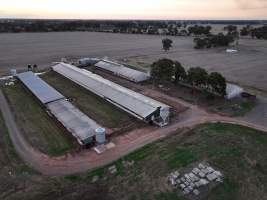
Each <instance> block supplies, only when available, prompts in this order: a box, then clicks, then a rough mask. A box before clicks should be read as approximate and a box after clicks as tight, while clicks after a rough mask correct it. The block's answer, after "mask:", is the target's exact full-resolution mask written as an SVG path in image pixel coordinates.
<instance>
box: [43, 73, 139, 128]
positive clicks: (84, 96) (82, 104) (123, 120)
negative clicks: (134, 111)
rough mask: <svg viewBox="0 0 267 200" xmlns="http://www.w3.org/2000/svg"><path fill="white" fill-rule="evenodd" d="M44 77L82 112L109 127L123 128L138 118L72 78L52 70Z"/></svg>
mask: <svg viewBox="0 0 267 200" xmlns="http://www.w3.org/2000/svg"><path fill="white" fill-rule="evenodd" d="M42 78H43V79H44V80H45V81H46V82H48V83H49V84H51V85H52V86H53V87H54V88H56V89H57V90H58V91H59V92H61V93H62V94H63V95H64V96H65V97H67V98H70V99H72V103H73V104H74V105H75V106H77V107H78V108H79V109H80V110H81V111H82V112H84V113H85V114H87V115H88V116H89V117H90V118H92V119H94V120H95V121H96V122H98V123H99V124H101V125H102V126H105V127H108V128H122V127H125V126H127V125H129V124H130V123H135V122H137V120H136V119H135V118H133V117H131V116H130V115H128V114H127V113H126V112H124V111H121V110H119V109H117V108H116V107H115V106H114V105H112V104H110V103H108V102H107V101H105V100H104V99H102V98H100V97H98V96H96V95H94V94H93V93H90V92H89V91H88V90H86V89H84V88H82V87H80V86H79V85H77V84H75V83H73V82H71V81H70V80H68V79H66V78H64V77H63V76H61V75H58V74H57V73H56V72H53V71H50V72H49V73H47V74H45V75H43V76H42Z"/></svg>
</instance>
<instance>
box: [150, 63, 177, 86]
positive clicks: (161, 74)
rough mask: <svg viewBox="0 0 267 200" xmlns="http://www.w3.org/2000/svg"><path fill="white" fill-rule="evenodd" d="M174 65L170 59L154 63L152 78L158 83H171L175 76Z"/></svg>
mask: <svg viewBox="0 0 267 200" xmlns="http://www.w3.org/2000/svg"><path fill="white" fill-rule="evenodd" d="M173 66H174V63H173V61H172V60H169V59H165V58H164V59H161V60H158V61H156V62H154V63H153V64H152V66H151V77H152V78H153V79H154V80H158V81H170V80H171V78H172V76H173V74H174V70H173Z"/></svg>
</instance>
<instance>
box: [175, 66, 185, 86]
mask: <svg viewBox="0 0 267 200" xmlns="http://www.w3.org/2000/svg"><path fill="white" fill-rule="evenodd" d="M174 76H175V83H178V82H179V81H180V80H181V79H183V80H184V79H186V71H185V69H184V67H183V66H182V65H181V63H179V62H178V61H176V62H174Z"/></svg>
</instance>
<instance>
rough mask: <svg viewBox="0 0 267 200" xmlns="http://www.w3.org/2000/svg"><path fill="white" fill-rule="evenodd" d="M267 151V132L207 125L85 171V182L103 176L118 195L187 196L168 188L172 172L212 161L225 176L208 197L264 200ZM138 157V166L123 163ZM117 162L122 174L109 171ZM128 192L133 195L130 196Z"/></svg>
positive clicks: (266, 191) (123, 197) (133, 196)
mask: <svg viewBox="0 0 267 200" xmlns="http://www.w3.org/2000/svg"><path fill="white" fill-rule="evenodd" d="M266 151H267V134H266V133H263V132H260V131H256V130H254V129H250V128H246V127H242V126H237V125H231V124H224V123H216V124H205V125H200V126H198V127H196V128H195V129H193V130H191V131H189V132H187V133H181V131H179V133H177V134H176V135H173V136H171V137H168V138H166V139H163V140H160V141H157V142H154V143H152V144H149V145H146V146H144V147H143V148H141V149H138V150H136V151H134V152H132V153H130V154H129V155H127V156H124V157H123V158H121V159H119V160H118V161H116V162H114V163H112V164H110V165H108V166H105V167H102V168H100V169H97V170H94V171H92V172H89V174H90V175H88V174H87V176H85V175H83V178H82V180H81V182H83V181H86V180H88V179H89V180H90V179H91V178H92V177H93V176H94V175H97V176H99V177H100V180H99V181H100V184H104V185H105V186H106V187H108V188H110V194H111V196H112V197H114V198H115V199H120V198H121V199H167V200H168V199H170V200H171V199H185V198H184V197H181V196H177V195H178V193H177V191H176V190H170V189H169V188H165V186H164V184H165V182H164V181H166V179H165V178H166V176H167V175H168V174H169V173H170V172H172V171H173V170H176V169H180V170H182V169H185V168H187V167H189V166H190V167H192V166H194V163H198V162H202V161H207V162H208V163H210V164H211V165H212V166H213V167H215V168H217V169H219V170H220V171H222V172H223V173H224V175H225V179H224V183H223V184H220V185H219V186H218V187H216V188H214V189H213V190H212V191H211V192H209V193H208V194H207V196H206V197H205V198H204V199H208V200H220V199H235V200H250V199H260V198H261V197H262V194H265V195H266V194H267V170H266V168H267V159H266V156H265V152H266ZM132 160H133V161H135V162H134V165H133V166H132V167H126V166H124V165H123V164H122V163H123V162H124V161H132ZM249 160H251V161H249ZM251 163H256V164H255V166H254V165H252V164H251ZM111 165H116V166H117V168H118V169H119V170H118V173H117V174H115V175H111V174H109V172H108V167H109V166H111ZM244 190H245V191H246V192H245V193H244ZM159 191H160V192H159ZM128 194H131V195H130V196H128V197H127V195H128ZM258 194H261V195H258Z"/></svg>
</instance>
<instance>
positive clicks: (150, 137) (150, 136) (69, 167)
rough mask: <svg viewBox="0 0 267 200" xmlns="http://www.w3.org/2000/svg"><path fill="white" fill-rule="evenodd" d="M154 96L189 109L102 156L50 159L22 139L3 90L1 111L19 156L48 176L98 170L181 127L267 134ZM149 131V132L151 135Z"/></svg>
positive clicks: (124, 140) (122, 141)
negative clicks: (221, 125)
mask: <svg viewBox="0 0 267 200" xmlns="http://www.w3.org/2000/svg"><path fill="white" fill-rule="evenodd" d="M144 92H145V93H150V95H152V96H153V95H155V97H156V96H157V97H159V95H160V96H161V98H164V99H166V100H170V101H172V102H177V104H182V105H184V106H186V107H189V109H188V110H187V111H186V112H185V113H184V114H183V115H181V117H180V119H179V121H178V122H175V123H173V124H171V125H169V126H166V127H164V128H158V129H155V128H151V129H149V130H143V129H140V130H135V131H132V132H130V133H129V134H127V135H122V136H119V137H117V138H115V139H114V140H113V142H114V144H115V145H116V147H115V148H113V149H110V150H108V151H107V152H105V153H104V154H102V155H96V153H95V152H94V151H92V150H88V151H83V152H82V153H80V154H75V155H65V156H61V157H49V156H47V155H45V154H43V153H41V152H39V151H38V150H36V149H33V148H32V147H31V146H30V145H29V143H28V142H27V141H26V140H25V138H23V137H22V134H21V133H20V131H19V129H18V128H17V125H16V123H15V121H14V119H13V116H12V113H11V111H10V108H9V105H8V103H7V101H6V99H5V97H4V95H3V93H2V91H0V109H1V111H2V113H3V117H4V120H5V123H6V126H7V128H8V130H9V133H10V137H11V140H12V142H13V144H14V146H15V148H16V150H17V152H18V153H19V155H20V156H21V157H22V158H23V159H24V160H25V161H26V163H28V164H29V165H30V166H31V167H32V168H34V169H36V170H37V171H40V172H41V173H43V174H45V175H49V176H60V175H66V174H73V173H78V172H83V171H86V170H89V169H93V168H97V167H100V166H103V165H106V164H108V163H110V162H112V161H115V160H117V159H118V158H120V157H121V156H123V155H126V154H128V153H129V152H131V151H133V150H135V149H137V148H140V147H142V146H144V145H146V144H148V143H151V142H153V141H156V140H158V139H160V138H164V137H166V136H168V135H170V134H173V133H174V132H175V131H177V130H178V129H181V128H192V127H194V126H196V125H198V124H202V123H206V122H219V121H220V122H227V123H233V124H240V125H244V126H248V127H252V128H255V129H258V130H261V131H266V132H267V128H266V127H263V126H259V125H255V124H252V123H249V122H246V121H242V120H238V119H232V118H227V117H221V116H218V115H215V114H209V113H207V112H206V111H204V110H202V109H200V108H199V107H197V106H194V105H190V104H188V103H185V102H183V101H181V100H177V99H175V98H172V97H169V96H167V95H164V94H162V93H159V92H156V91H152V90H149V91H144ZM148 131H149V132H148Z"/></svg>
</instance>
